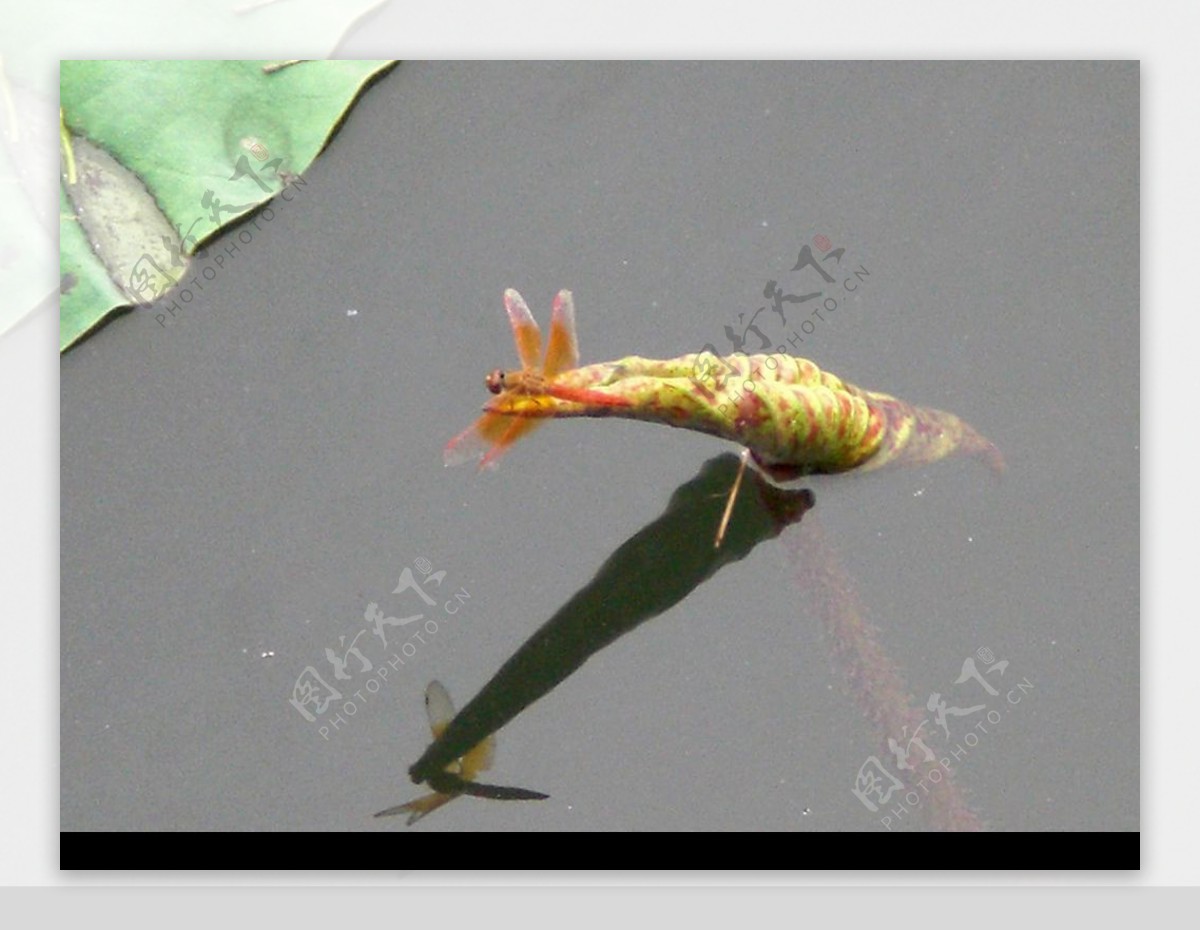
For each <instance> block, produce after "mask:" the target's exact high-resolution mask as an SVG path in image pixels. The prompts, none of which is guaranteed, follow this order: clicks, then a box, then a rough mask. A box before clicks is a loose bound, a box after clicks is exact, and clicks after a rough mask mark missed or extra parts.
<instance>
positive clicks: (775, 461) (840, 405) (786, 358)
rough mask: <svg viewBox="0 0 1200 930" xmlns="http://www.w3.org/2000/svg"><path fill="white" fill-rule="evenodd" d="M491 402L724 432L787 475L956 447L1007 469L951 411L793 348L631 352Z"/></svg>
mask: <svg viewBox="0 0 1200 930" xmlns="http://www.w3.org/2000/svg"><path fill="white" fill-rule="evenodd" d="M485 409H486V410H488V411H490V412H492V413H502V414H507V415H512V416H522V417H621V418H624V419H630V420H644V421H647V422H652V423H661V424H664V425H666V426H674V427H678V428H681V429H690V430H696V431H698V432H703V433H709V434H710V435H713V436H720V437H722V438H724V439H728V440H731V441H733V442H736V443H738V444H740V445H742V446H745V447H746V448H748V449H750V450H751V452H752V453H753V454H754V458H755V460H756V461H757V463H758V464H759V466H760V467H762V468H763V469H764V470H765V471H767V472H768V473H769V474H771V475H772V476H773V477H776V478H779V479H789V478H795V477H799V476H802V475H805V474H813V473H833V472H840V471H848V470H850V469H854V468H862V469H874V468H879V467H882V466H884V465H890V464H926V463H929V462H933V461H936V460H938V459H940V458H944V457H945V456H947V455H951V454H954V453H957V452H966V453H968V454H972V455H975V456H977V457H980V458H983V459H984V460H985V461H987V462H988V463H989V464H991V465H992V467H993V468H1002V467H1003V461H1002V460H1001V458H1000V454H999V452H998V451H997V450H996V448H995V446H993V445H992V444H991V443H990V442H988V441H987V440H986V439H984V438H983V437H982V436H981V435H979V433H977V432H976V431H975V430H974V429H972V428H971V427H970V426H969V425H967V424H966V423H965V422H963V421H962V420H960V419H959V418H958V417H956V416H954V414H951V413H944V412H942V411H940V410H930V409H926V408H922V407H914V406H913V405H911V404H908V403H905V402H904V401H901V400H898V399H896V398H895V397H892V396H890V395H888V394H880V393H876V392H872V391H865V390H862V389H861V388H857V387H855V386H854V385H852V384H847V383H846V382H843V381H842V380H841V379H840V378H838V377H837V376H836V375H833V374H830V373H829V372H825V371H822V370H821V369H820V368H818V367H817V366H816V365H815V364H813V363H812V362H810V361H808V360H807V359H802V358H796V357H794V356H790V355H750V356H747V355H733V356H727V357H724V358H721V357H717V356H713V355H711V354H708V353H702V354H699V355H684V356H680V357H679V358H675V359H668V360H656V359H645V358H640V357H638V356H630V357H628V358H623V359H620V360H618V361H615V362H606V363H604V364H599V365H587V366H584V367H583V368H576V369H573V370H571V371H566V372H562V373H561V374H559V375H558V376H557V377H556V378H555V379H554V380H553V381H552V382H551V383H548V384H547V385H546V386H545V388H544V390H543V391H540V392H524V393H521V392H506V393H504V394H501V395H500V396H498V397H497V398H496V399H495V400H493V401H492V402H491V403H489V404H488V405H487V407H486V408H485Z"/></svg>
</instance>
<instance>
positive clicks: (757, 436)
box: [444, 288, 1004, 546]
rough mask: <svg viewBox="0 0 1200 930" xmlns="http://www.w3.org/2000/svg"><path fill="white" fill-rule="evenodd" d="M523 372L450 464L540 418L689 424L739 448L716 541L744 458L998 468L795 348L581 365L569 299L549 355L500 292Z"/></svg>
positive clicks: (982, 446)
mask: <svg viewBox="0 0 1200 930" xmlns="http://www.w3.org/2000/svg"><path fill="white" fill-rule="evenodd" d="M504 306H505V309H506V310H507V311H508V318H509V322H510V324H511V325H512V330H513V335H514V337H515V340H516V344H517V354H518V356H519V357H520V360H521V366H522V367H521V368H520V369H518V370H514V371H507V372H506V371H502V370H499V369H497V370H496V371H493V372H492V373H491V374H489V375H488V376H487V378H486V379H485V381H484V383H485V385H486V387H487V389H488V391H489V392H490V393H491V394H492V395H494V396H493V397H492V399H491V400H489V401H488V402H487V403H486V404H485V405H484V408H483V413H482V415H481V416H480V417H479V419H477V420H476V421H475V423H474V424H472V426H470V427H469V428H468V429H466V430H465V431H464V432H462V433H460V434H459V435H458V436H456V437H454V438H453V439H452V440H450V442H449V443H448V444H447V446H446V449H445V453H444V460H445V462H446V464H447V465H454V464H458V463H460V462H464V461H469V460H471V459H472V458H478V460H479V464H480V468H487V467H491V466H494V465H495V464H496V462H497V461H498V459H499V458H500V457H501V456H502V455H503V454H504V453H505V452H507V451H508V449H510V448H511V447H512V446H513V444H514V443H516V442H517V441H518V440H519V439H521V438H522V437H524V436H527V435H528V434H529V433H530V432H531V431H533V430H534V429H535V428H537V426H539V425H540V424H542V423H544V422H545V421H546V420H547V419H555V418H569V417H619V418H624V419H631V420H641V421H644V422H651V423H658V424H662V425H665V426H671V427H676V428H681V429H690V430H696V431H699V432H702V433H707V434H709V435H713V436H717V437H720V438H722V439H727V440H731V441H733V442H735V443H737V444H738V445H740V446H742V448H743V455H742V467H741V469H739V471H738V475H737V478H736V479H735V483H734V487H733V489H732V492H731V494H730V498H729V503H728V505H727V507H726V509H725V514H724V516H723V518H722V522H721V526H720V528H719V530H718V533H717V539H716V545H717V546H720V542H721V538H722V536H723V533H724V528H725V525H726V524H727V522H728V519H729V515H730V513H731V512H732V509H733V500H734V498H735V497H736V494H737V489H738V487H739V486H740V483H741V478H742V473H743V471H744V469H745V466H746V464H747V463H748V462H750V461H753V462H754V464H755V465H756V467H757V468H758V469H759V470H760V471H761V472H762V473H764V474H765V475H766V476H767V477H769V478H770V479H772V480H774V481H779V482H787V481H791V480H794V479H796V478H800V477H803V476H805V475H810V474H834V473H837V472H845V471H850V470H856V471H870V470H873V469H877V468H881V467H883V466H885V465H892V464H928V463H930V462H934V461H937V460H938V459H942V458H945V457H946V456H948V455H951V454H955V453H965V454H969V455H973V456H975V457H976V458H979V459H982V460H983V461H985V462H986V463H987V464H989V465H990V466H991V467H992V468H993V469H994V470H995V471H1002V470H1003V469H1004V459H1003V457H1002V456H1001V455H1000V452H999V450H998V449H997V448H996V447H995V446H994V445H993V444H992V443H991V442H990V441H989V440H988V439H986V438H985V437H984V436H982V435H981V434H980V433H978V432H977V431H976V430H975V429H974V428H973V427H972V426H970V425H969V424H968V423H966V422H965V421H964V420H962V419H960V418H959V417H958V416H956V415H954V414H952V413H947V412H945V411H942V410H935V409H933V408H929V407H918V406H915V405H913V404H910V403H908V402H906V401H902V400H900V399H899V398H896V397H893V396H892V395H890V394H884V393H882V392H880V391H869V390H865V389H863V388H859V387H856V386H855V385H853V384H850V383H849V382H847V381H843V380H842V379H841V378H839V377H838V376H837V375H834V374H832V373H830V372H827V371H823V370H822V369H821V368H819V367H818V366H817V365H816V363H814V362H812V361H809V360H808V359H804V358H799V357H796V356H792V355H783V354H771V355H745V354H734V355H730V356H717V355H715V354H714V353H711V352H707V351H706V352H700V353H692V354H688V355H682V356H679V357H678V358H673V359H666V360H658V359H647V358H641V357H640V356H636V355H632V356H627V357H625V358H622V359H618V360H616V361H613V362H603V363H599V364H594V365H586V366H583V367H578V362H579V348H578V340H577V337H576V333H575V305H574V300H573V297H572V295H571V292H570V291H567V290H562V291H559V292H558V295H557V296H556V297H555V298H554V305H553V310H552V312H551V317H550V338H549V340H548V343H547V347H546V355H545V358H544V359H543V360H542V362H541V364H540V365H539V364H538V355H539V354H540V350H541V332H540V330H539V329H538V326H537V323H536V321H535V320H534V318H533V314H532V313H530V311H529V307H528V306H527V305H526V303H525V301H524V299H522V297H521V295H520V294H518V293H517V292H516V291H515V290H513V289H511V288H510V289H508V290H507V291H505V292H504Z"/></svg>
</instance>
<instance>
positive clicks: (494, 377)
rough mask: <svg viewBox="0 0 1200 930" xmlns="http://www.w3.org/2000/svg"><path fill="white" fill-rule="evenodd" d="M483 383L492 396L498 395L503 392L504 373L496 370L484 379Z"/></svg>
mask: <svg viewBox="0 0 1200 930" xmlns="http://www.w3.org/2000/svg"><path fill="white" fill-rule="evenodd" d="M483 383H484V384H486V385H487V389H488V390H489V391H491V392H492V393H493V394H499V393H500V392H501V391H503V390H504V372H502V371H501V370H500V369H499V368H497V369H496V370H495V371H493V372H492V373H491V374H489V375H488V376H487V377H486V378H485V379H484V381H483Z"/></svg>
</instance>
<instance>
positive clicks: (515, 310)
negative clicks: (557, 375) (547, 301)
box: [504, 287, 542, 370]
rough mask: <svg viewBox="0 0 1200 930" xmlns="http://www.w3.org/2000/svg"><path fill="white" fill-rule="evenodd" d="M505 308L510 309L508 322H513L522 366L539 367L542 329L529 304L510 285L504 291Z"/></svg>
mask: <svg viewBox="0 0 1200 930" xmlns="http://www.w3.org/2000/svg"><path fill="white" fill-rule="evenodd" d="M504 309H505V310H507V311H508V322H509V323H510V324H512V331H513V339H514V340H515V341H516V343H517V355H518V356H519V357H520V359H521V367H522V368H524V369H526V370H529V369H531V368H537V367H538V364H539V363H540V362H541V357H542V331H541V330H540V329H538V325H537V320H535V319H534V318H533V314H532V313H530V312H529V305H528V304H526V303H525V298H523V297H522V296H521V295H520V294H518V293H517V292H516V291H515V290H513V289H512V288H511V287H510V288H509V289H508V290H506V291H505V292H504Z"/></svg>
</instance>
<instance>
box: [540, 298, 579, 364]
mask: <svg viewBox="0 0 1200 930" xmlns="http://www.w3.org/2000/svg"><path fill="white" fill-rule="evenodd" d="M578 366H579V340H578V339H577V338H576V336H575V301H574V300H573V299H572V298H571V292H570V291H559V292H558V294H557V295H556V296H555V298H554V310H553V312H552V313H551V314H550V339H549V341H548V342H547V343H546V360H545V362H543V363H542V373H543V374H544V375H545V377H546V378H547V379H549V378H553V377H554V376H555V375H557V374H558V373H560V372H563V371H570V370H571V369H572V368H577V367H578Z"/></svg>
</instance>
